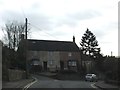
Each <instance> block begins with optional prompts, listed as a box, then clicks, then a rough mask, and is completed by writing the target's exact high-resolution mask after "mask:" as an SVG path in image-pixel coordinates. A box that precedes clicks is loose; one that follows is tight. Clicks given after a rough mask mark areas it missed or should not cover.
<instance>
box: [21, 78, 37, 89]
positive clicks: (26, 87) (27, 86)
mask: <svg viewBox="0 0 120 90" xmlns="http://www.w3.org/2000/svg"><path fill="white" fill-rule="evenodd" d="M33 78H34V79H35V81H34V82H31V83H29V84H28V85H26V86H25V87H24V88H23V90H27V89H28V88H29V87H30V86H31V85H33V84H34V83H36V82H37V81H38V80H37V78H35V77H33Z"/></svg>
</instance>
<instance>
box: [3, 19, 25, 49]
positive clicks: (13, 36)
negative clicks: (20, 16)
mask: <svg viewBox="0 0 120 90" xmlns="http://www.w3.org/2000/svg"><path fill="white" fill-rule="evenodd" d="M3 30H4V31H5V36H4V38H5V40H6V43H7V45H8V47H9V48H10V49H14V50H15V49H16V48H17V47H18V45H19V42H20V40H21V35H22V34H24V30H25V25H24V23H18V22H17V21H13V22H10V23H7V24H5V28H4V29H3Z"/></svg>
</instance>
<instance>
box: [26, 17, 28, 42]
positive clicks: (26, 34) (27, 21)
mask: <svg viewBox="0 0 120 90" xmlns="http://www.w3.org/2000/svg"><path fill="white" fill-rule="evenodd" d="M27 24H28V20H27V18H25V39H26V40H27Z"/></svg>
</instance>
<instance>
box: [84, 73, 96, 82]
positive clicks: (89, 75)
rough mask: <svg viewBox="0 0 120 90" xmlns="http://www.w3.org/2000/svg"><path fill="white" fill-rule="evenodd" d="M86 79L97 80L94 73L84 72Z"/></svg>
mask: <svg viewBox="0 0 120 90" xmlns="http://www.w3.org/2000/svg"><path fill="white" fill-rule="evenodd" d="M85 80H86V81H98V77H97V76H96V75H95V74H86V76H85Z"/></svg>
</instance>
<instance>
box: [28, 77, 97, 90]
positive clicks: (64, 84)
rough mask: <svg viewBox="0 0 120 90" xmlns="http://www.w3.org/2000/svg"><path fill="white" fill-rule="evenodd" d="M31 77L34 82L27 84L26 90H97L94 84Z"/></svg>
mask: <svg viewBox="0 0 120 90" xmlns="http://www.w3.org/2000/svg"><path fill="white" fill-rule="evenodd" d="M33 77H34V78H36V80H35V82H33V83H31V84H29V85H28V86H27V89H26V90H29V89H31V88H34V89H35V88H95V89H96V90H97V87H95V86H94V82H86V81H69V80H65V81H64V80H55V79H52V78H48V77H44V76H38V75H33Z"/></svg>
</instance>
